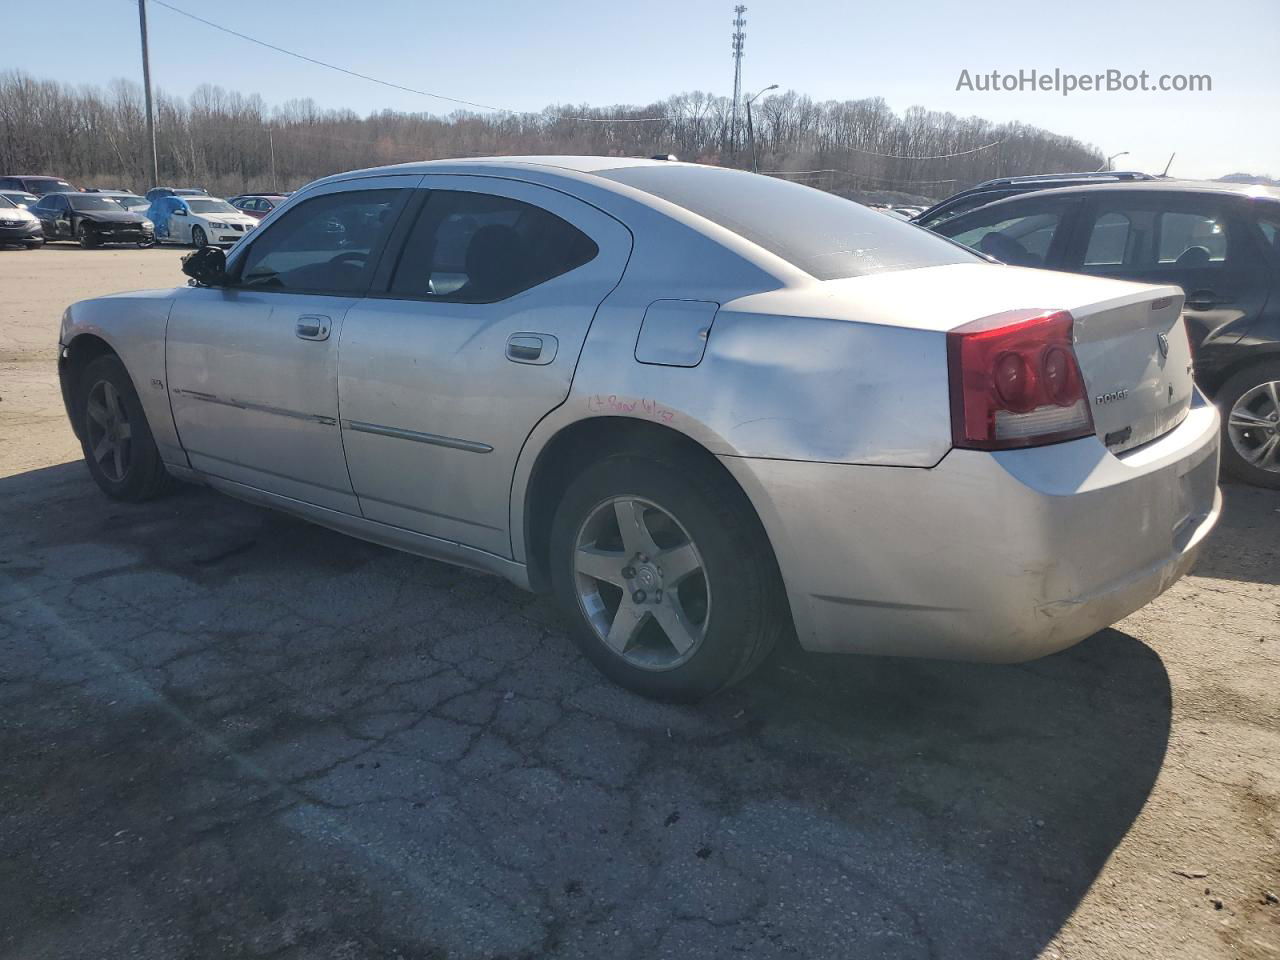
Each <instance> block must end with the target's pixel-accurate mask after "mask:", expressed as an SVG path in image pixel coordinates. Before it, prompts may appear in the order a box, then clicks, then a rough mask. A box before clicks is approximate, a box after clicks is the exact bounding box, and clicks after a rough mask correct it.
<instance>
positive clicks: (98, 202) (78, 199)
mask: <svg viewBox="0 0 1280 960" xmlns="http://www.w3.org/2000/svg"><path fill="white" fill-rule="evenodd" d="M68 199H69V200H70V201H71V209H72V210H114V211H116V212H117V213H118V212H119V211H120V204H118V203H116V202H115V201H114V200H112V199H111V198H110V197H93V196H83V195H80V194H77V195H76V196H74V197H68Z"/></svg>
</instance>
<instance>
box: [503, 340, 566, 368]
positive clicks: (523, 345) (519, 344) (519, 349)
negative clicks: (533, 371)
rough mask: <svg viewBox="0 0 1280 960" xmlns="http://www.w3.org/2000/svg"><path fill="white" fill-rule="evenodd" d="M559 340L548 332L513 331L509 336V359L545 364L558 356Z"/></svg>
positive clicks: (516, 361)
mask: <svg viewBox="0 0 1280 960" xmlns="http://www.w3.org/2000/svg"><path fill="white" fill-rule="evenodd" d="M559 346H560V344H559V341H558V340H556V338H555V337H553V336H551V335H550V334H547V333H513V334H512V335H511V336H509V337H507V359H508V360H511V361H513V362H515V363H532V364H535V365H537V366H543V365H545V364H548V363H550V362H551V361H552V360H554V359H555V358H556V350H557V349H558V348H559Z"/></svg>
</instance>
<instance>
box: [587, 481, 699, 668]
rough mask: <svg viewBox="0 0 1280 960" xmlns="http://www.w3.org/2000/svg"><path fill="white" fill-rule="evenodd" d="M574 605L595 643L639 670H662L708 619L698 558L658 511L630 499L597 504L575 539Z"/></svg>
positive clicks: (674, 662)
mask: <svg viewBox="0 0 1280 960" xmlns="http://www.w3.org/2000/svg"><path fill="white" fill-rule="evenodd" d="M575 544H576V546H575V549H574V557H573V564H574V576H575V583H576V587H577V594H578V604H579V606H580V608H581V610H582V613H583V615H584V616H585V617H586V619H587V621H588V623H590V624H591V627H592V629H593V630H594V631H595V633H596V635H597V636H598V637H599V639H600V640H601V641H602V642H603V643H604V644H605V645H606V646H607V647H609V649H611V650H612V651H613V652H614V653H616V654H617V655H618V656H620V657H622V658H623V659H624V660H626V661H627V662H628V663H630V664H632V665H633V666H636V667H640V668H641V669H645V670H670V669H672V668H674V667H677V666H679V665H680V664H682V663H684V662H686V661H687V660H689V658H690V657H692V656H693V655H694V654H695V653H696V652H697V650H698V648H699V647H700V646H701V644H702V641H703V639H704V638H705V636H706V632H707V625H708V624H709V623H710V620H711V593H710V586H709V584H708V581H707V577H706V571H705V569H704V565H703V560H702V555H701V554H700V553H699V551H698V548H697V545H696V544H695V543H694V542H693V540H692V538H691V537H690V536H689V533H688V531H686V530H685V528H684V527H683V526H682V525H681V524H680V522H679V521H678V520H676V518H675V517H673V516H672V515H671V514H670V513H668V512H667V511H666V510H664V509H663V508H662V507H660V506H658V505H657V504H655V503H652V502H651V501H648V500H643V499H640V498H638V497H615V498H612V499H610V500H606V501H604V502H602V503H600V504H598V505H597V506H596V507H595V508H594V509H593V510H592V511H591V512H590V513H589V514H588V516H587V519H586V520H585V521H584V522H583V524H582V525H581V527H579V528H578V535H577V538H576V540H575Z"/></svg>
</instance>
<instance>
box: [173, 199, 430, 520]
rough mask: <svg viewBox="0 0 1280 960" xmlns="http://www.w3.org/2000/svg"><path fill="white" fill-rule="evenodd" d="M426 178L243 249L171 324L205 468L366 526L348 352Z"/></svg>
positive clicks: (176, 412) (185, 432)
mask: <svg viewBox="0 0 1280 960" xmlns="http://www.w3.org/2000/svg"><path fill="white" fill-rule="evenodd" d="M419 179H420V177H418V176H414V177H378V178H368V179H364V180H354V181H346V182H343V183H340V184H335V185H331V186H329V187H327V188H324V189H323V190H321V191H320V192H318V193H317V194H315V195H313V196H311V197H309V198H308V199H306V200H304V201H302V202H301V203H299V204H298V205H297V206H295V207H294V208H293V210H291V211H290V212H289V213H287V214H286V215H285V216H283V217H281V218H280V219H279V220H278V221H276V223H274V224H272V225H271V226H270V227H269V228H267V229H266V230H264V231H263V232H262V234H261V235H258V236H255V237H253V238H252V239H251V240H250V241H249V242H248V243H247V244H246V245H245V246H244V247H243V249H240V250H237V253H236V256H235V258H234V260H233V261H232V262H231V263H229V264H228V275H229V282H228V284H227V285H226V286H224V287H219V288H190V289H187V290H183V291H181V292H180V293H179V294H178V296H177V297H176V299H175V301H174V305H173V311H172V313H171V314H170V317H169V327H168V337H167V344H168V349H167V358H168V359H167V366H168V378H169V393H170V397H171V400H172V404H173V416H174V422H175V423H176V424H177V428H178V434H179V437H180V438H181V441H182V445H183V447H184V448H185V449H186V451H187V455H188V456H189V457H190V459H191V465H192V467H194V468H195V469H197V470H199V471H201V472H203V473H206V474H209V475H211V476H214V477H220V478H222V479H226V480H231V481H235V482H237V483H242V484H245V485H246V486H250V487H254V488H256V489H260V490H265V491H267V492H269V493H274V494H277V495H280V496H284V497H289V498H291V499H294V500H300V501H303V502H306V503H311V504H316V505H319V506H323V507H327V508H329V509H332V510H339V511H342V512H344V513H352V514H357V513H359V509H358V506H357V503H356V499H355V495H354V493H353V492H352V489H351V481H350V478H349V477H348V475H347V468H346V461H345V459H344V456H343V450H342V437H341V434H340V431H339V428H338V388H337V374H338V342H339V339H340V337H341V331H342V323H343V320H344V318H345V317H346V315H347V312H348V310H350V309H351V307H352V305H353V304H355V303H357V302H358V301H359V298H360V297H361V296H362V295H363V294H364V292H365V291H366V290H367V289H368V287H369V282H370V278H371V277H372V276H373V272H374V269H375V267H376V266H377V261H378V258H379V256H380V255H381V253H382V250H383V248H384V246H385V244H386V240H387V237H388V235H389V234H390V232H391V228H392V226H393V225H394V223H395V218H396V216H397V215H398V214H399V212H400V210H401V209H402V208H403V205H404V202H405V199H406V197H407V196H408V195H409V194H410V193H411V189H410V188H411V187H412V186H413V185H415V184H416V183H417V182H418V180H419Z"/></svg>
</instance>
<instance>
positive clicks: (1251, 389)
mask: <svg viewBox="0 0 1280 960" xmlns="http://www.w3.org/2000/svg"><path fill="white" fill-rule="evenodd" d="M1216 399H1217V401H1218V408H1219V409H1220V410H1221V411H1222V468H1223V469H1224V470H1225V471H1226V472H1227V473H1229V474H1231V476H1233V477H1235V478H1236V479H1237V480H1242V481H1244V482H1245V483H1251V484H1253V485H1254V486H1258V487H1270V488H1271V489H1273V490H1280V360H1264V361H1262V362H1261V363H1255V364H1253V365H1252V366H1249V367H1245V368H1244V369H1243V370H1240V371H1237V372H1236V373H1234V374H1232V375H1231V376H1230V377H1229V378H1228V379H1227V382H1226V383H1224V384H1223V385H1222V389H1221V390H1219V391H1218V394H1217V397H1216Z"/></svg>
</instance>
